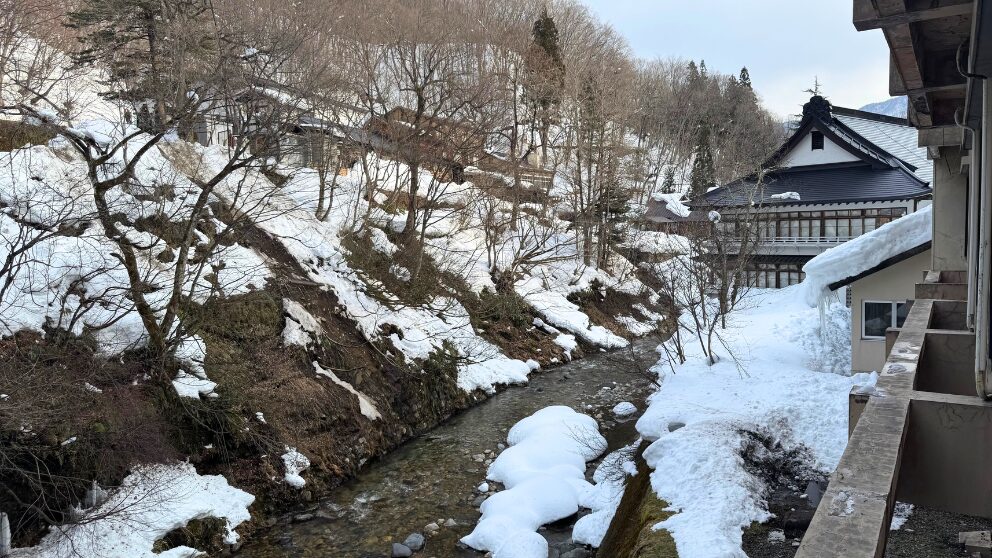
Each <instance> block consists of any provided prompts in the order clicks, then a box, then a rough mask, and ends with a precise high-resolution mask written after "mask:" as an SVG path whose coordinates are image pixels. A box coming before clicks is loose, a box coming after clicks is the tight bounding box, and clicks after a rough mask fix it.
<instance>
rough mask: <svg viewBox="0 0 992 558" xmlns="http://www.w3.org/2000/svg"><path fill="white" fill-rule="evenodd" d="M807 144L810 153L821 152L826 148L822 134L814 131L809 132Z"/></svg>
mask: <svg viewBox="0 0 992 558" xmlns="http://www.w3.org/2000/svg"><path fill="white" fill-rule="evenodd" d="M809 143H810V151H823V150H824V149H825V147H826V146H825V144H826V140H825V139H824V137H823V132H818V131H815V130H814V131H812V132H810V133H809Z"/></svg>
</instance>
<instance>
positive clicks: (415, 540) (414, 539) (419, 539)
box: [403, 533, 424, 552]
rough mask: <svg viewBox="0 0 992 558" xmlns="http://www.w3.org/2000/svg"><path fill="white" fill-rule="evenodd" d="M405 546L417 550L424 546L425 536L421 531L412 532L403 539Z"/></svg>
mask: <svg viewBox="0 0 992 558" xmlns="http://www.w3.org/2000/svg"><path fill="white" fill-rule="evenodd" d="M403 546H405V547H407V548H409V549H410V550H412V551H414V552H417V551H418V550H420V549H421V548H424V536H423V535H421V534H420V533H411V534H410V536H409V537H407V538H406V540H405V541H403Z"/></svg>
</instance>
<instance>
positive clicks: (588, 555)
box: [561, 548, 592, 558]
mask: <svg viewBox="0 0 992 558" xmlns="http://www.w3.org/2000/svg"><path fill="white" fill-rule="evenodd" d="M561 558H592V552H589V551H588V550H586V549H584V548H576V549H574V550H569V551H568V552H566V553H565V554H562V555H561Z"/></svg>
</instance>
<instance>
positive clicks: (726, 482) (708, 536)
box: [637, 286, 870, 558]
mask: <svg viewBox="0 0 992 558" xmlns="http://www.w3.org/2000/svg"><path fill="white" fill-rule="evenodd" d="M743 307H744V308H745V309H743V310H740V311H738V312H737V313H735V314H732V315H731V316H730V320H729V323H728V328H727V330H725V331H721V335H722V336H723V337H724V340H725V341H726V343H727V345H728V347H729V349H720V350H719V352H721V353H722V355H721V356H722V358H721V360H720V361H719V362H717V363H716V364H714V365H712V366H709V365H707V361H706V358H705V357H704V356H703V355H702V354H701V353H700V351H699V349H698V348H697V347H694V346H693V345H694V343H687V344H686V349H687V353H688V354H687V357H688V360H687V362H686V363H685V364H682V365H678V364H676V365H675V370H674V373H671V369H670V368H669V364H668V361H667V359H663V360H662V361H660V362H659V363H658V364H657V365H656V366H655V367H654V369H653V370H654V371H655V372H657V373H658V374H659V376H661V379H662V386H661V388H660V389H659V390H658V391H657V392H656V393H654V394H653V395H652V396H651V397H650V399H649V406H648V408H647V410H646V411H645V412H644V414H643V415H642V416H641V418H640V419H638V421H637V429H638V431H639V432H640V434H641V435H642V436H643V437H644V438H645V439H647V440H649V441H652V444H651V445H650V446H649V447H648V448H647V450H646V451H645V452H644V459H645V461H646V462H647V464H648V465H649V466H650V467H651V468H652V469H653V472H652V474H651V486H652V488H653V489H654V491H655V493H656V494H657V495H658V497H659V498H661V499H662V500H664V501H666V502H668V503H669V504H670V505H671V509H672V510H675V511H677V512H678V513H676V514H675V515H673V516H672V517H670V518H669V519H667V520H665V521H663V522H661V523H659V524H658V525H656V528H661V529H666V530H668V531H669V532H670V533H671V534H672V536H673V537H674V539H675V542H676V545H677V547H678V552H679V556H680V557H682V558H709V557H712V556H722V557H741V558H744V557H745V554H744V552H743V551H742V550H741V533H742V530H743V529H744V528H746V527H747V526H748V525H750V524H751V522H753V521H764V520H767V519H768V517H769V515H768V510H767V508H766V506H765V502H764V501H763V498H762V496H761V488H762V483H761V480H760V479H758V478H756V477H755V476H753V475H752V474H751V473H750V472H749V471H748V470H747V469H746V468H745V466H744V462H743V460H742V458H741V456H740V454H739V451H740V449H741V448H742V444H743V439H742V435H741V434H740V432H741V431H742V430H758V429H764V430H766V431H770V432H773V433H775V434H776V435H777V436H778V441H780V442H781V443H782V444H783V445H785V446H786V447H794V446H795V445H796V444H804V445H806V446H808V447H809V448H810V450H811V452H812V455H813V457H814V459H815V460H816V462H815V463H813V464H812V465H813V466H815V467H818V468H820V469H822V470H824V471H832V470H833V468H834V467H835V466H836V464H837V462H838V461H839V460H840V456H841V454H842V453H843V451H844V447H845V446H846V444H847V401H848V393H849V392H850V390H851V388H852V387H853V386H855V385H858V384H861V383H865V382H867V381H869V379H870V378H869V376H868V375H866V374H858V375H855V376H841V375H838V374H831V373H821V372H817V371H815V370H812V369H810V367H809V359H808V354H807V350H806V349H805V348H804V347H803V346H802V344H801V343H799V342H797V341H793V340H790V332H792V331H793V330H795V329H796V328H805V329H809V330H812V329H814V328H815V327H818V325H819V323H820V322H819V313H818V312H817V311H816V310H815V309H811V308H809V307H808V306H806V305H805V304H804V301H803V300H802V297H801V286H794V287H789V288H786V289H781V290H777V291H769V290H755V291H753V295H752V298H751V299H749V300H747V301H745V303H743ZM848 327H849V325H848ZM728 353H729V354H728ZM731 354H732V355H734V356H736V357H737V359H738V360H739V362H734V359H733V358H730V355H731ZM681 425H684V426H681ZM679 426H681V428H679Z"/></svg>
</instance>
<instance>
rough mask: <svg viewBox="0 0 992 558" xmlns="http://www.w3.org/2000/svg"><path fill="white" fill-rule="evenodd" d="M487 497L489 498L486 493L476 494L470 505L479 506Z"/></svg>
mask: <svg viewBox="0 0 992 558" xmlns="http://www.w3.org/2000/svg"><path fill="white" fill-rule="evenodd" d="M487 499H489V496H488V495H486V494H480V495H478V496H476V498H475V500H472V507H474V508H477V507H479V506H481V505H482V503H483V502H485V501H486V500H487Z"/></svg>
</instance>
